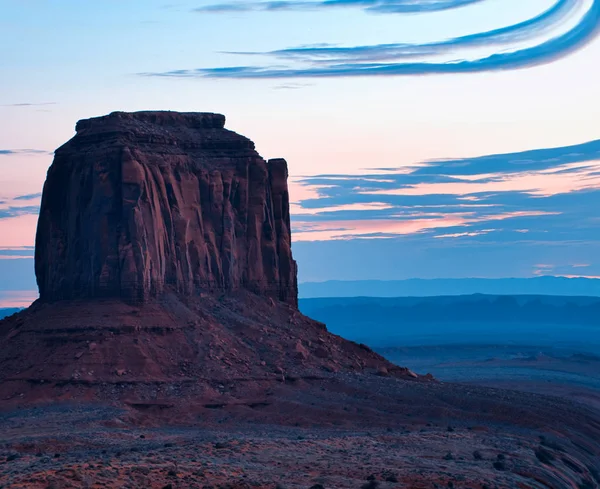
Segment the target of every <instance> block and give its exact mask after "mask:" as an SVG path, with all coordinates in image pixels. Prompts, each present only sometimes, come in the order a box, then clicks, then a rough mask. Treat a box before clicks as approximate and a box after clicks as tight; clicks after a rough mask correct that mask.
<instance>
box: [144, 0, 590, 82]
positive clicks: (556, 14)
mask: <svg viewBox="0 0 600 489" xmlns="http://www.w3.org/2000/svg"><path fill="white" fill-rule="evenodd" d="M478 1H480V0H406V1H402V0H389V1H384V0H380V1H375V0H373V1H371V0H325V1H316V2H310V1H280V2H247V3H246V2H244V3H225V4H216V5H212V6H211V5H209V6H205V7H201V8H199V9H196V11H200V12H204V13H207V12H212V13H223V12H247V11H276V12H280V11H286V10H305V9H331V8H339V7H345V8H351V7H353V8H361V9H363V10H366V11H368V12H379V13H388V14H391V13H411V12H427V11H435V10H447V9H454V8H458V7H464V6H467V5H471V4H475V3H478ZM588 3H589V2H588V0H556V1H555V3H554V5H552V6H551V7H550V8H548V9H547V10H545V11H544V12H542V13H540V14H539V15H537V16H535V17H533V18H531V19H528V20H525V21H523V22H519V23H517V24H514V25H509V26H506V27H503V28H499V29H494V30H491V31H485V32H479V33H475V34H471V35H468V36H462V37H457V38H453V39H447V40H443V41H437V42H430V43H424V44H408V43H403V42H398V43H391V44H376V45H357V46H330V45H322V44H321V45H315V46H301V47H293V48H286V49H279V50H275V51H267V52H250V53H240V52H237V53H233V54H246V55H252V56H257V55H260V56H265V57H269V58H272V59H273V60H276V61H277V65H278V66H276V67H274V66H273V64H266V65H254V64H250V65H243V66H228V67H213V68H197V69H177V70H172V71H166V72H154V73H142V74H141V75H143V76H159V77H176V78H180V77H187V78H194V77H199V78H238V79H285V78H288V79H289V78H330V77H355V76H403V75H426V74H445V73H475V72H487V71H497V70H507V69H517V68H526V67H531V66H537V65H541V64H545V63H550V62H553V61H555V60H558V59H560V58H562V57H565V56H567V55H569V54H571V53H572V52H573V51H576V50H578V49H581V48H582V47H583V46H585V45H586V44H587V43H589V42H590V41H591V40H592V39H594V38H595V37H596V36H597V35H598V33H599V32H600V0H591V5H589V7H588V8H587V10H585V8H586V6H587V5H588ZM577 15H579V16H578V17H577ZM574 16H575V17H576V19H577V22H576V24H575V25H570V24H568V22H569V21H571V20H572V18H573V17H574ZM565 26H567V27H569V29H568V30H567V31H566V32H563V30H564V29H563V27H565ZM524 43H525V45H524ZM482 47H485V48H494V49H495V52H493V53H492V54H487V55H485V56H483V57H479V58H477V57H475V58H473V52H472V50H473V49H474V48H482ZM469 50H471V51H469ZM461 51H462V52H464V54H463V57H462V58H459V59H458V60H457V52H461ZM433 56H435V57H436V60H430V58H431V57H433ZM440 56H442V57H443V56H446V58H447V59H445V60H442V61H438V60H437V59H439V57H440ZM282 60H283V62H284V63H287V65H285V66H284V67H280V65H281V61H282Z"/></svg>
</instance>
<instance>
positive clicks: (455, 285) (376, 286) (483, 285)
mask: <svg viewBox="0 0 600 489" xmlns="http://www.w3.org/2000/svg"><path fill="white" fill-rule="evenodd" d="M470 294H491V295H554V296H557V295H562V296H592V297H600V279H592V278H565V277H552V276H544V277H534V278H502V279H485V278H456V279H452V278H450V279H408V280H389V281H383V280H357V281H341V280H330V281H327V282H304V283H301V284H300V286H299V295H300V297H301V298H305V299H308V298H319V297H432V296H440V295H444V296H447V295H470Z"/></svg>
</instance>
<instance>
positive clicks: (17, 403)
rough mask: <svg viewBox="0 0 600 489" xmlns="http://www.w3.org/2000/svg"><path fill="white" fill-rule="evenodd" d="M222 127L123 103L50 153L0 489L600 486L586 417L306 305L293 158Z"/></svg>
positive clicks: (215, 118)
mask: <svg viewBox="0 0 600 489" xmlns="http://www.w3.org/2000/svg"><path fill="white" fill-rule="evenodd" d="M224 126H225V117H224V116H222V115H218V114H207V113H176V112H136V113H124V112H115V113H112V114H110V115H107V116H104V117H97V118H92V119H87V120H82V121H80V122H79V123H77V132H76V135H75V136H74V137H73V138H72V139H71V140H70V141H69V142H67V143H66V144H65V145H63V146H62V147H60V148H59V149H58V150H57V151H56V153H55V158H54V162H53V163H52V166H51V167H50V168H49V170H48V175H47V179H46V183H45V185H44V190H43V197H42V204H41V210H40V217H39V223H38V229H37V237H36V250H35V272H36V276H37V282H38V285H39V291H40V298H39V299H38V300H37V301H36V302H35V303H34V304H32V305H31V307H29V308H28V309H27V310H25V311H22V312H18V313H17V314H14V315H12V316H10V317H8V318H6V319H4V320H2V321H0V433H2V437H1V438H2V440H1V442H0V487H11V488H28V489H31V488H33V489H38V488H39V489H49V488H63V487H65V488H66V487H71V488H74V487H82V488H83V487H85V488H92V487H93V488H100V487H114V488H117V487H119V488H120V487H131V488H134V487H145V488H155V489H166V488H171V489H174V488H198V489H200V488H203V489H206V488H219V489H221V488H223V489H225V488H227V489H251V488H253V489H274V488H276V487H287V488H288V489H308V488H313V489H316V488H325V489H332V488H336V489H337V488H340V489H355V488H360V487H362V488H367V489H374V488H376V487H379V489H395V488H401V487H405V488H411V489H431V488H435V487H438V488H441V487H450V488H452V487H454V488H457V489H458V488H463V489H466V488H471V489H473V488H477V489H484V488H488V489H489V488H494V489H501V488H502V489H514V488H521V489H529V488H531V489H542V488H553V489H563V488H564V489H571V488H585V489H590V488H591V489H593V488H596V487H599V486H600V442H599V440H600V414H599V413H598V412H597V411H595V410H593V409H592V408H590V407H587V406H585V405H582V404H578V403H577V402H573V401H572V400H570V399H560V398H556V397H550V396H542V395H535V394H528V393H524V392H516V391H510V390H501V389H491V388H486V387H479V386H476V385H467V384H463V385H461V384H446V383H442V382H438V381H436V380H435V379H433V378H431V376H427V375H425V376H421V375H417V374H415V373H413V372H411V371H410V370H408V369H407V368H403V367H399V366H397V365H394V364H392V363H390V362H388V361H387V360H386V359H384V358H383V357H381V356H380V355H378V354H376V353H375V352H373V351H372V350H371V349H369V348H368V347H367V346H365V345H359V344H356V343H353V342H350V341H347V340H345V339H343V338H341V337H338V336H335V335H333V334H331V333H329V332H328V331H327V328H326V326H325V325H324V324H322V323H320V322H317V321H314V320H312V319H310V318H308V317H306V316H304V315H303V314H301V313H300V311H299V310H298V299H297V297H298V287H297V278H296V277H297V266H296V262H295V261H294V259H293V256H292V236H291V231H290V210H289V201H290V197H289V194H288V186H287V172H288V170H287V164H286V162H285V160H282V159H275V160H269V161H265V160H264V159H263V158H262V157H261V156H260V155H259V154H258V153H257V152H256V150H255V148H254V144H253V143H252V141H250V140H249V139H247V138H245V137H243V136H240V135H238V134H236V133H235V132H232V131H229V130H227V129H225V128H224ZM373 321H377V318H376V317H374V318H373ZM398 327H399V328H401V327H402V318H398Z"/></svg>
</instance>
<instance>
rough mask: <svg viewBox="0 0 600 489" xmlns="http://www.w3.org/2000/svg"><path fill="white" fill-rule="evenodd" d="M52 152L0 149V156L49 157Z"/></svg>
mask: <svg viewBox="0 0 600 489" xmlns="http://www.w3.org/2000/svg"><path fill="white" fill-rule="evenodd" d="M50 154H52V152H50V151H45V150H43V149H0V156H15V155H50Z"/></svg>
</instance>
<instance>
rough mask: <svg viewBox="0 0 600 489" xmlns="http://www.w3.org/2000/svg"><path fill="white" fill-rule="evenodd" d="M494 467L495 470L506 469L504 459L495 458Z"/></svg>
mask: <svg viewBox="0 0 600 489" xmlns="http://www.w3.org/2000/svg"><path fill="white" fill-rule="evenodd" d="M494 468H495V469H496V470H506V463H505V462H504V460H496V461H495V462H494Z"/></svg>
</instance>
